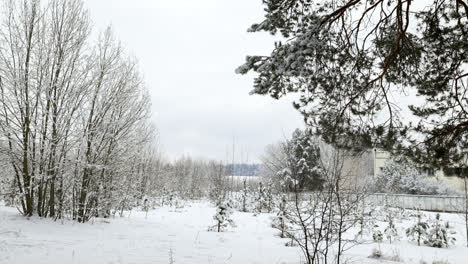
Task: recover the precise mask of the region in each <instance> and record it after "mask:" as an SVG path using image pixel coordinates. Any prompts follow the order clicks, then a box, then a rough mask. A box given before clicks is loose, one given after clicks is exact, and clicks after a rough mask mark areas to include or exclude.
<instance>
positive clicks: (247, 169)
mask: <svg viewBox="0 0 468 264" xmlns="http://www.w3.org/2000/svg"><path fill="white" fill-rule="evenodd" d="M260 166H261V165H260V164H246V163H235V164H228V165H226V172H227V174H228V175H242V176H260Z"/></svg>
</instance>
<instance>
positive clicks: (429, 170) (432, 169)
mask: <svg viewBox="0 0 468 264" xmlns="http://www.w3.org/2000/svg"><path fill="white" fill-rule="evenodd" d="M426 172H427V176H434V175H435V170H434V168H426Z"/></svg>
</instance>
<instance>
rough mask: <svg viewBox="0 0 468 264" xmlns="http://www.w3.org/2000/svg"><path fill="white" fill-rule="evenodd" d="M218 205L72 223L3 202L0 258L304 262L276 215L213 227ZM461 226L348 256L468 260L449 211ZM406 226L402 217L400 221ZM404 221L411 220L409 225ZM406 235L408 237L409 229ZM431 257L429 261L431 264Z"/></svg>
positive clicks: (238, 218)
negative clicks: (432, 242) (436, 239)
mask: <svg viewBox="0 0 468 264" xmlns="http://www.w3.org/2000/svg"><path fill="white" fill-rule="evenodd" d="M214 213H215V209H214V208H213V207H212V206H211V205H210V204H209V203H207V202H193V203H190V204H189V205H187V206H186V207H185V208H183V209H180V210H179V211H174V210H173V209H172V208H169V207H163V208H157V209H155V210H151V211H150V212H149V213H148V215H147V217H145V213H144V212H137V211H133V212H131V213H130V215H128V214H127V216H126V217H123V218H120V217H116V218H114V219H110V220H107V219H106V220H104V219H96V220H94V221H93V222H90V223H86V224H79V223H75V222H72V221H64V222H62V221H57V222H54V221H53V220H51V219H40V218H35V217H33V218H30V219H29V220H28V219H25V218H24V217H22V216H20V215H19V214H18V212H17V211H16V209H14V208H8V207H4V206H0V263H2V264H3V263H8V264H10V263H12V264H13V263H35V264H40V263H48V264H55V263H153V264H154V263H170V259H171V255H172V259H173V263H180V264H182V263H190V264H198V263H203V264H205V263H214V264H218V263H236V264H241V263H242V264H244V263H265V264H267V263H268V264H275V263H295V264H299V263H302V262H301V259H302V258H303V257H302V254H301V251H300V249H299V248H298V247H286V246H285V245H284V244H285V243H286V242H287V241H289V240H288V239H281V238H279V237H278V236H277V235H276V234H277V233H278V232H277V230H275V229H273V228H272V227H271V216H272V215H271V214H260V215H258V216H254V215H253V214H251V213H240V212H235V213H234V215H233V219H234V221H235V223H236V224H237V227H235V228H231V229H230V230H229V231H227V232H222V233H216V232H208V231H207V229H208V226H210V225H213V224H214V222H213V219H212V217H213V215H214ZM443 217H444V219H448V220H450V222H451V223H452V224H454V225H455V229H456V231H457V242H456V245H454V246H452V247H450V248H448V249H439V248H431V247H427V246H420V247H418V246H417V245H415V244H414V243H410V242H407V241H406V240H403V241H397V242H396V243H393V244H389V243H386V242H384V243H381V244H380V245H378V244H376V243H370V244H369V243H368V244H363V245H359V246H356V247H354V248H352V249H351V250H350V251H348V252H347V254H346V256H347V257H348V258H350V261H351V262H352V263H395V262H389V261H387V262H386V261H382V260H376V259H370V258H368V256H369V255H370V254H371V253H372V250H373V249H374V248H379V247H380V249H381V251H382V252H383V253H384V254H388V255H395V254H398V255H399V256H400V258H401V262H402V263H415V264H420V263H428V264H430V263H433V261H446V262H440V263H450V264H466V263H468V249H467V248H466V247H464V245H465V235H464V232H463V220H462V218H461V217H459V216H458V215H450V214H444V215H443ZM397 224H398V223H397ZM401 224H403V225H404V223H401ZM403 236H404V235H403ZM423 261H424V262H423Z"/></svg>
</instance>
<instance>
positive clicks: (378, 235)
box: [372, 226, 383, 243]
mask: <svg viewBox="0 0 468 264" xmlns="http://www.w3.org/2000/svg"><path fill="white" fill-rule="evenodd" d="M376 227H378V226H376ZM372 239H373V240H374V241H375V242H379V243H380V242H382V241H383V234H382V231H380V230H378V229H374V230H373V231H372Z"/></svg>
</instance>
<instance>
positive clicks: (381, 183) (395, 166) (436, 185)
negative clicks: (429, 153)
mask: <svg viewBox="0 0 468 264" xmlns="http://www.w3.org/2000/svg"><path fill="white" fill-rule="evenodd" d="M373 188H374V189H373V191H374V192H382V193H400V194H423V195H435V194H454V193H457V191H456V190H454V189H452V188H450V187H448V186H447V185H445V184H443V183H441V182H438V181H436V179H430V178H428V176H427V175H425V174H423V173H421V172H420V170H419V169H418V165H416V164H413V163H411V162H409V161H406V160H398V161H396V160H392V161H391V162H388V163H387V164H386V165H385V167H383V168H382V171H381V172H380V173H379V174H378V175H377V176H376V178H375V179H374V182H373Z"/></svg>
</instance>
